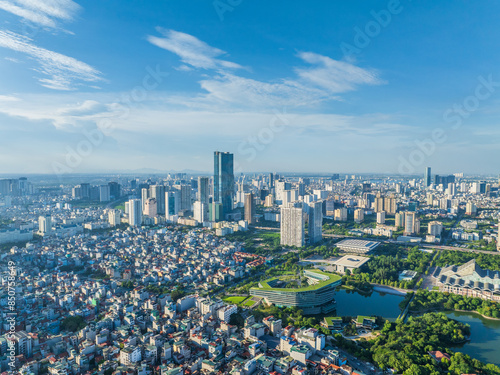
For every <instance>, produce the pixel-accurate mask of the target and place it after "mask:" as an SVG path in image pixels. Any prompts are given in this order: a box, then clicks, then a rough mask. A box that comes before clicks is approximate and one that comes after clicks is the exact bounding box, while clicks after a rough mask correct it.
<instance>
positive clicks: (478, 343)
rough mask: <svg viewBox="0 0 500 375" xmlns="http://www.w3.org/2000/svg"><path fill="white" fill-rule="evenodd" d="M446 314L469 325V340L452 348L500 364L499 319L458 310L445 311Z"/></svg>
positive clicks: (487, 361) (486, 361) (483, 360)
mask: <svg viewBox="0 0 500 375" xmlns="http://www.w3.org/2000/svg"><path fill="white" fill-rule="evenodd" d="M446 316H448V318H450V319H455V320H458V321H459V322H462V323H465V324H468V325H470V330H471V337H470V341H469V342H467V343H465V344H463V345H461V346H460V347H456V348H454V350H455V351H460V352H462V353H465V354H468V355H470V356H471V357H473V358H477V359H479V360H480V361H482V362H485V363H493V364H495V365H497V366H500V320H491V319H486V318H483V317H482V316H481V315H478V314H473V313H467V312H458V311H451V312H446Z"/></svg>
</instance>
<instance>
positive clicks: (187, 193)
mask: <svg viewBox="0 0 500 375" xmlns="http://www.w3.org/2000/svg"><path fill="white" fill-rule="evenodd" d="M174 188H175V189H176V190H177V191H178V192H179V194H180V206H179V211H191V185H185V184H183V185H174Z"/></svg>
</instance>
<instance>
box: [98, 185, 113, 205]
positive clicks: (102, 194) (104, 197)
mask: <svg viewBox="0 0 500 375" xmlns="http://www.w3.org/2000/svg"><path fill="white" fill-rule="evenodd" d="M110 199H111V194H110V191H109V185H101V186H99V201H100V202H109V200H110Z"/></svg>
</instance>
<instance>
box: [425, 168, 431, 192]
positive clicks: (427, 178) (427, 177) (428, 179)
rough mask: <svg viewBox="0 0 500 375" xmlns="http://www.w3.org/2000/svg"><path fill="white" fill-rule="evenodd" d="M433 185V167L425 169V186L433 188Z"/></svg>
mask: <svg viewBox="0 0 500 375" xmlns="http://www.w3.org/2000/svg"><path fill="white" fill-rule="evenodd" d="M431 183H432V178H431V167H427V168H425V172H424V186H425V187H428V186H431Z"/></svg>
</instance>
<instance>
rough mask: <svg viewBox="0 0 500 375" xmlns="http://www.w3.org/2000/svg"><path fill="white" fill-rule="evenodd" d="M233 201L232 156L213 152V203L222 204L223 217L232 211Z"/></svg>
mask: <svg viewBox="0 0 500 375" xmlns="http://www.w3.org/2000/svg"><path fill="white" fill-rule="evenodd" d="M233 200H234V168H233V154H231V153H229V152H220V151H215V152H214V202H217V203H221V204H222V214H223V216H225V215H226V214H227V213H229V212H231V211H232V209H233Z"/></svg>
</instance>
